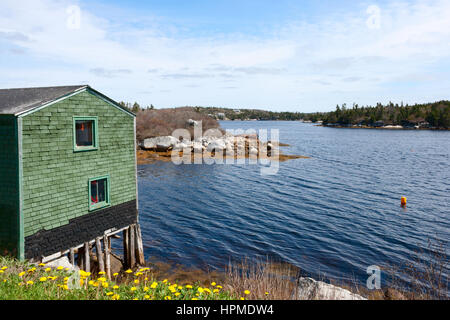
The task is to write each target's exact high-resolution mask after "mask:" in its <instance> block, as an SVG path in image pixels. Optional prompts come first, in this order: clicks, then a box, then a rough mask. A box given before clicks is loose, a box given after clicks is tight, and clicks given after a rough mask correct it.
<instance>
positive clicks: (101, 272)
mask: <svg viewBox="0 0 450 320" xmlns="http://www.w3.org/2000/svg"><path fill="white" fill-rule="evenodd" d="M98 274H99V275H103V274H106V272H105V271H100V272H99V273H98Z"/></svg>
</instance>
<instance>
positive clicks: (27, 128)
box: [0, 85, 142, 267]
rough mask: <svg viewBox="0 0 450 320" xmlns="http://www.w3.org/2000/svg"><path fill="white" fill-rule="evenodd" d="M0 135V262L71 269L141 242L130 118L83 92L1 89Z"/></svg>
mask: <svg viewBox="0 0 450 320" xmlns="http://www.w3.org/2000/svg"><path fill="white" fill-rule="evenodd" d="M0 133H1V134H0V254H10V255H13V256H15V257H17V258H20V259H24V258H26V259H30V260H34V261H42V260H48V259H51V258H52V257H59V256H61V255H64V254H67V253H70V254H71V259H72V262H74V261H73V260H74V254H75V253H76V252H78V257H79V260H80V259H82V258H83V257H82V256H81V254H80V252H81V251H82V250H87V252H89V248H91V247H92V246H93V244H94V243H96V240H98V239H99V238H100V239H101V240H104V242H107V241H108V237H109V236H111V235H113V234H114V233H117V232H119V231H123V230H126V232H127V233H126V234H127V236H128V235H129V234H132V233H135V231H136V230H137V231H136V232H139V236H140V230H138V228H136V229H133V230H131V229H130V228H131V227H133V228H135V226H136V224H137V221H138V212H137V186H136V152H135V150H136V146H135V141H136V139H135V115H134V114H133V113H131V112H130V111H128V110H126V109H124V108H123V107H122V106H120V105H119V104H118V103H116V102H115V101H113V100H111V99H110V98H108V97H106V96H105V95H103V94H101V93H100V92H98V91H96V90H94V89H92V88H91V87H89V86H86V85H80V86H66V87H47V88H23V89H6V90H0ZM130 230H131V231H130ZM134 235H137V234H134ZM138 238H139V237H138ZM107 245H108V244H107V243H104V246H105V247H106V246H107ZM137 245H138V246H139V247H142V246H141V244H140V243H138V244H137ZM133 254H134V253H133ZM128 258H129V257H128V256H127V259H128ZM87 259H89V258H87ZM83 261H84V262H83V263H84V267H88V266H89V263H88V262H86V261H85V260H83ZM86 263H87V266H86Z"/></svg>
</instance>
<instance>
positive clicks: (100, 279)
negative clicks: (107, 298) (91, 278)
mask: <svg viewBox="0 0 450 320" xmlns="http://www.w3.org/2000/svg"><path fill="white" fill-rule="evenodd" d="M97 280H98V281H100V282H105V281H106V278H105V277H101V278H98V279H97Z"/></svg>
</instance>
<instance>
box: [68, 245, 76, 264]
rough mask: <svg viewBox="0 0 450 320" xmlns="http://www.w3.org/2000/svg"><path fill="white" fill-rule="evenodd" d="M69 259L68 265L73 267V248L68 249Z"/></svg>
mask: <svg viewBox="0 0 450 320" xmlns="http://www.w3.org/2000/svg"><path fill="white" fill-rule="evenodd" d="M69 259H70V264H71V265H72V266H74V267H75V249H74V248H70V252H69Z"/></svg>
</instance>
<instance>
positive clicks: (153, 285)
mask: <svg viewBox="0 0 450 320" xmlns="http://www.w3.org/2000/svg"><path fill="white" fill-rule="evenodd" d="M157 286H158V282H153V283H152V285H151V286H150V288H152V289H155V288H156V287H157Z"/></svg>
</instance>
